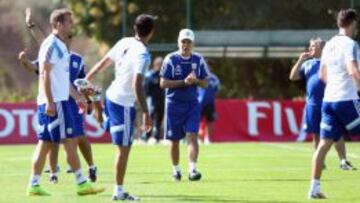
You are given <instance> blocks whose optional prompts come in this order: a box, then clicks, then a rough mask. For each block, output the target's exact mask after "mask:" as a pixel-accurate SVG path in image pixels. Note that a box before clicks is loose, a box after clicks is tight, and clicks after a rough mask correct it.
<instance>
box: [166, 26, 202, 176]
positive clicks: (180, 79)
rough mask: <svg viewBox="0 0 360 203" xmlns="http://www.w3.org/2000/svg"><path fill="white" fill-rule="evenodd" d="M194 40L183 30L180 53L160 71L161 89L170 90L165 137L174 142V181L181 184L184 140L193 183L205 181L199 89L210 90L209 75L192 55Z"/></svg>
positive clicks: (180, 39)
mask: <svg viewBox="0 0 360 203" xmlns="http://www.w3.org/2000/svg"><path fill="white" fill-rule="evenodd" d="M194 40H195V36H194V33H193V31H192V30H190V29H182V30H181V31H180V32H179V37H178V47H179V50H178V51H175V52H172V53H170V54H168V55H167V56H166V57H165V59H164V62H163V65H162V67H161V71H160V77H161V79H160V86H161V87H162V88H165V89H166V93H165V95H166V100H165V106H166V107H165V108H166V110H165V112H166V114H165V116H166V124H165V130H164V133H165V137H166V139H168V140H169V141H170V156H171V161H172V164H173V176H172V177H173V180H174V181H180V180H181V170H180V166H179V158H180V152H179V141H180V140H181V139H183V138H186V139H187V143H188V156H189V157H188V158H189V180H190V181H197V180H200V179H201V173H200V172H199V171H198V170H197V169H196V162H197V159H198V155H199V144H198V135H197V134H198V131H199V124H200V110H201V107H200V104H199V102H198V100H197V96H198V95H197V87H198V86H200V87H207V85H208V81H207V76H208V71H207V65H206V62H205V60H204V58H203V57H202V56H201V55H200V54H198V53H194V52H193V51H192V49H193V43H194Z"/></svg>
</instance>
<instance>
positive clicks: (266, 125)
mask: <svg viewBox="0 0 360 203" xmlns="http://www.w3.org/2000/svg"><path fill="white" fill-rule="evenodd" d="M303 108H304V102H303V101H290V100H242V99H226V100H221V99H219V100H217V101H216V110H217V120H216V122H215V123H214V126H213V138H212V140H213V141H214V142H244V141H274V142H289V141H305V140H310V137H309V136H308V135H306V134H304V133H301V132H300V129H301V122H302V114H303ZM36 129H37V116H36V104H35V103H1V104H0V144H20V143H36V142H37V138H36ZM85 133H86V135H87V136H88V137H89V139H90V141H91V142H96V143H110V142H111V137H110V136H109V134H108V133H105V132H104V130H103V129H101V128H100V127H99V126H98V125H97V122H96V120H95V118H94V117H93V116H92V115H87V116H86V118H85ZM299 134H300V136H299Z"/></svg>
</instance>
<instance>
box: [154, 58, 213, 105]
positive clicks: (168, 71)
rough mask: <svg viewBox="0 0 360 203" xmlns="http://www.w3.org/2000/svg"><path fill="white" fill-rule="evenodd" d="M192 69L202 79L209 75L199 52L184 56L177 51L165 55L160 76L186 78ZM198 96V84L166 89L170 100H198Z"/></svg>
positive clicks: (168, 78)
mask: <svg viewBox="0 0 360 203" xmlns="http://www.w3.org/2000/svg"><path fill="white" fill-rule="evenodd" d="M192 71H194V72H195V74H196V77H197V78H198V79H200V80H202V79H205V78H206V77H207V76H208V72H207V66H206V63H205V60H204V58H203V57H202V56H201V55H200V54H198V53H192V54H191V56H189V57H187V58H184V57H182V56H181V55H180V53H179V52H177V51H176V52H172V53H170V54H168V55H167V56H166V57H165V59H164V62H163V65H162V67H161V71H160V76H161V77H163V78H164V79H166V80H184V79H185V78H186V77H187V76H188V75H189V74H190V73H191V72H192ZM197 97H198V93H197V86H196V85H190V86H186V87H178V88H167V89H166V99H167V100H168V101H173V102H179V101H180V102H184V101H185V102H187V101H194V100H197Z"/></svg>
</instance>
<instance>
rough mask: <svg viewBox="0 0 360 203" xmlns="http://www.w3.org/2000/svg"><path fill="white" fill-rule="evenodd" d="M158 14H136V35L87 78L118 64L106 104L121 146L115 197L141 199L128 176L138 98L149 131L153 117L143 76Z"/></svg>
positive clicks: (114, 136)
mask: <svg viewBox="0 0 360 203" xmlns="http://www.w3.org/2000/svg"><path fill="white" fill-rule="evenodd" d="M154 23H155V18H154V17H153V16H151V15H146V14H142V15H139V16H137V17H136V19H135V23H134V31H135V36H134V37H126V38H123V39H121V40H119V41H118V42H117V43H116V44H115V46H114V47H112V48H111V49H110V51H109V52H108V53H107V54H106V55H105V56H104V57H103V58H102V59H101V60H100V61H99V62H98V63H97V64H96V65H95V66H94V67H93V68H92V69H91V70H90V72H89V73H88V74H87V76H86V78H87V79H88V80H90V79H92V78H93V77H94V76H95V74H96V73H97V72H98V71H100V70H104V69H106V68H108V67H110V66H111V65H113V64H115V79H114V80H113V82H112V83H111V85H110V87H109V88H108V89H107V91H106V102H105V108H106V111H107V112H108V115H109V118H108V119H109V121H110V133H111V136H112V143H113V144H114V145H116V146H117V153H116V163H115V167H116V181H115V182H116V185H115V187H114V195H113V200H115V201H116V200H127V201H134V200H139V198H138V197H136V196H133V195H130V194H128V193H126V192H125V191H124V186H123V184H124V176H125V172H126V166H127V162H128V157H129V153H130V149H131V144H132V138H133V133H134V123H135V116H136V112H135V101H136V100H137V101H138V103H139V105H140V108H141V110H142V112H143V113H142V117H143V126H142V127H143V129H144V130H145V131H147V132H148V131H149V130H150V129H151V127H152V121H151V118H150V115H149V112H148V109H147V105H146V100H145V93H144V87H143V78H144V73H145V71H146V70H147V69H148V68H149V65H150V63H151V59H150V53H149V51H148V49H147V44H148V43H149V41H150V39H151V38H152V36H153V34H154Z"/></svg>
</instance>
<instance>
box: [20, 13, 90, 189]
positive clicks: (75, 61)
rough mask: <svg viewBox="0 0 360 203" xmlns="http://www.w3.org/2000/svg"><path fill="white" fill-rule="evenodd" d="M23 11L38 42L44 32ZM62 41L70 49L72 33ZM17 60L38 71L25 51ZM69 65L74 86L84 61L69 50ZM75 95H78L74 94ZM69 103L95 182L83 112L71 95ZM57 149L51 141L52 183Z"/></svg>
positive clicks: (81, 73) (56, 169)
mask: <svg viewBox="0 0 360 203" xmlns="http://www.w3.org/2000/svg"><path fill="white" fill-rule="evenodd" d="M25 13H26V19H25V22H26V25H27V27H28V28H29V29H30V32H31V34H32V36H33V37H34V39H35V40H36V41H37V42H39V43H40V42H42V41H43V40H44V38H45V37H46V36H45V35H44V34H45V33H43V32H42V29H41V28H40V27H39V26H38V25H36V24H35V23H34V21H33V20H32V13H31V9H30V8H27V9H26V11H25ZM64 41H65V44H66V46H67V47H68V48H69V49H70V47H71V41H72V35H71V34H69V36H68V37H67V38H66V39H64ZM19 60H20V62H21V65H22V66H23V67H24V68H26V69H27V70H29V71H30V72H35V73H36V74H38V73H39V63H38V62H37V61H35V63H33V62H31V61H30V60H29V59H28V58H27V57H26V52H25V51H22V52H20V54H19ZM69 66H70V69H69V70H70V78H69V79H70V83H71V84H72V86H73V88H75V86H74V81H75V80H76V79H78V78H84V77H85V63H84V60H83V58H82V56H81V55H79V54H77V53H75V52H70V63H69ZM72 93H73V94H76V92H75V91H72ZM76 96H77V97H79V96H78V95H76ZM69 104H70V107H71V109H72V113H73V115H74V116H75V119H74V122H75V123H74V132H73V133H74V135H76V136H77V137H78V145H79V149H80V151H81V153H82V155H83V157H84V159H85V161H86V163H87V164H88V166H89V170H88V171H89V179H90V181H91V182H95V181H96V179H97V168H96V166H95V165H94V161H93V155H92V149H91V145H90V142H89V141H88V139H87V137H86V136H85V133H84V123H83V114H82V113H79V110H80V109H79V107H78V105H77V103H76V101H75V100H74V98H73V97H70V98H69ZM58 151H59V144H57V143H53V147H52V148H51V150H50V153H49V163H50V170H49V172H50V182H52V183H57V181H58V177H57V172H58V171H59V167H58V166H57V163H58Z"/></svg>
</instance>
